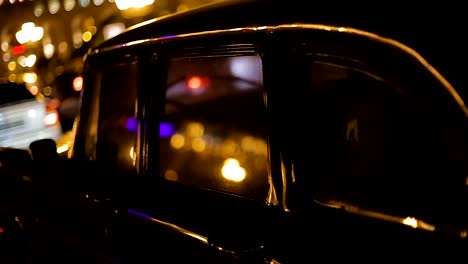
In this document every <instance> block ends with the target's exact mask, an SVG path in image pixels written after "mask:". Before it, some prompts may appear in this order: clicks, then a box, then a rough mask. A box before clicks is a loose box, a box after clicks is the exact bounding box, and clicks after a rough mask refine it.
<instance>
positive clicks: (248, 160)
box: [160, 56, 268, 201]
mask: <svg viewBox="0 0 468 264" xmlns="http://www.w3.org/2000/svg"><path fill="white" fill-rule="evenodd" d="M168 69H169V71H168V76H167V90H166V113H165V116H164V118H163V122H162V123H161V124H160V159H161V160H160V163H161V175H162V176H163V177H164V178H166V179H167V180H171V181H177V182H181V183H184V184H188V185H195V186H199V187H204V188H209V189H214V190H218V191H223V192H228V193H233V194H238V195H242V196H245V197H249V198H254V199H258V200H261V201H264V200H265V198H266V194H267V190H268V180H267V173H268V171H267V165H268V158H267V151H268V150H267V143H266V138H267V130H266V117H265V106H264V102H263V81H262V74H263V73H262V64H261V59H260V57H259V56H237V57H207V58H192V59H174V60H171V61H170V63H169V68H168Z"/></svg>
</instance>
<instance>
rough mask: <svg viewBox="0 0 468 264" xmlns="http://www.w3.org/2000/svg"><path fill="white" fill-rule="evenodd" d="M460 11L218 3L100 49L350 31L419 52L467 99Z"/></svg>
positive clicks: (296, 0) (138, 28)
mask: <svg viewBox="0 0 468 264" xmlns="http://www.w3.org/2000/svg"><path fill="white" fill-rule="evenodd" d="M461 10H463V9H462V8H457V7H456V6H453V5H452V6H444V5H434V6H431V5H429V4H427V5H424V6H417V5H414V7H410V6H408V5H399V4H398V2H390V1H389V2H379V3H370V2H367V1H362V2H359V1H349V3H348V4H343V3H340V2H335V1H321V2H315V1H303V0H289V1H277V0H232V1H220V2H215V3H212V4H208V5H205V6H202V7H199V8H195V9H192V10H189V11H185V12H182V13H176V14H172V15H168V16H164V17H160V18H155V19H152V20H148V21H146V22H143V23H140V24H138V25H135V26H133V27H131V28H129V29H128V30H127V31H126V32H124V33H122V34H120V35H118V36H116V37H114V38H112V39H110V40H108V41H106V42H104V43H102V44H101V45H99V46H98V47H97V48H98V49H100V48H105V47H111V46H116V45H121V44H125V43H127V42H131V41H135V40H143V39H150V38H158V37H164V36H173V35H178V34H185V33H192V32H200V31H210V30H219V29H230V28H239V27H252V26H274V25H282V24H292V23H310V24H325V25H332V26H338V27H351V28H356V29H360V30H364V31H369V32H372V33H376V34H378V35H381V36H383V37H387V38H391V39H395V40H397V41H400V42H401V43H403V44H405V45H407V46H409V47H410V48H413V49H415V50H416V51H417V52H418V53H420V54H421V55H422V56H423V57H424V58H426V60H428V62H429V63H431V64H432V65H433V66H435V68H436V69H438V70H439V71H440V72H441V73H442V74H443V75H444V76H445V77H446V78H447V79H448V80H449V81H450V82H452V84H453V85H454V86H455V87H456V88H458V89H457V90H459V92H461V93H462V94H463V93H464V92H465V93H466V92H468V90H467V89H466V88H465V89H464V88H463V87H467V85H466V84H468V83H466V80H465V78H463V75H464V70H463V69H462V68H461V67H460V68H459V67H457V66H458V65H459V64H461V63H460V62H463V61H466V59H468V56H467V55H466V54H464V53H462V52H461V51H463V49H465V48H466V47H467V45H466V44H468V43H467V41H466V40H465V38H464V36H463V34H462V33H463V31H462V30H464V25H465V24H466V23H464V19H463V17H464V15H463V13H461ZM448 12H450V13H448ZM457 86H459V87H457ZM460 90H461V91H460Z"/></svg>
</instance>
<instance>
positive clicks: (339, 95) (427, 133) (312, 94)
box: [292, 61, 464, 221]
mask: <svg viewBox="0 0 468 264" xmlns="http://www.w3.org/2000/svg"><path fill="white" fill-rule="evenodd" d="M307 73H308V74H307V77H306V78H307V79H306V82H305V83H306V85H305V86H304V87H303V90H301V92H300V95H301V96H300V97H298V98H299V100H303V101H301V102H298V104H297V105H298V106H297V107H298V109H297V111H301V112H307V113H310V117H309V118H310V120H313V122H314V125H313V126H309V125H307V126H305V127H302V128H299V129H297V131H298V133H301V135H296V136H295V137H294V138H292V140H293V141H294V145H295V147H294V148H295V152H296V153H297V155H296V157H295V162H296V164H295V165H296V166H295V167H296V169H297V178H298V179H299V180H302V181H305V182H308V183H309V184H306V185H307V186H309V189H308V190H307V192H309V193H312V195H313V196H314V199H316V200H319V201H321V202H327V201H342V202H345V203H349V204H352V205H355V206H359V207H361V208H364V209H366V208H367V209H373V210H377V211H382V210H383V211H384V212H388V213H391V214H395V215H401V216H408V215H410V216H416V217H421V218H422V219H424V220H430V221H443V219H447V217H449V215H450V214H452V215H451V217H453V218H452V219H455V218H456V217H455V215H453V214H454V212H455V211H458V212H460V210H452V211H450V209H449V207H450V206H447V205H448V204H450V205H454V204H458V203H460V201H461V199H460V198H461V197H457V196H456V195H457V194H455V192H450V191H449V190H460V189H461V188H464V181H463V179H464V176H463V173H462V170H461V169H460V164H458V165H456V164H455V163H454V162H453V160H455V159H451V158H450V154H449V153H450V151H449V150H448V149H447V146H448V144H446V143H445V144H442V143H441V136H442V135H441V134H440V131H441V127H442V124H441V119H437V118H436V116H435V115H433V113H434V112H431V111H433V110H431V109H429V108H421V107H417V104H416V103H414V101H411V100H412V99H411V98H408V96H406V95H404V94H403V93H402V92H401V89H396V88H395V87H393V86H391V85H390V84H389V83H386V82H384V81H382V80H381V79H379V78H376V77H374V76H372V75H370V74H368V73H365V72H360V71H357V70H354V69H352V68H347V67H342V66H339V65H333V64H327V63H323V62H317V61H314V62H311V63H310V65H309V68H308V69H307ZM304 124H305V123H304ZM457 138H459V137H457ZM455 144H456V143H455ZM459 144H460V142H459ZM452 145H453V144H452ZM304 149H306V150H307V151H304ZM312 164H313V166H311V165H312ZM448 175H450V177H452V178H448V177H445V176H448ZM450 179H453V180H450ZM457 179H459V180H458V186H455V184H457V183H456V182H457ZM440 193H447V194H448V193H451V195H436V194H440ZM460 193H461V192H458V194H460Z"/></svg>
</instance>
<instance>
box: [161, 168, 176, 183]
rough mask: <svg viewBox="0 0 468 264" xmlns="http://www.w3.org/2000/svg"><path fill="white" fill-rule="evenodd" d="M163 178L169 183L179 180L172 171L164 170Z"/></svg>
mask: <svg viewBox="0 0 468 264" xmlns="http://www.w3.org/2000/svg"><path fill="white" fill-rule="evenodd" d="M164 178H166V180H169V181H177V180H178V179H179V175H178V174H177V172H176V171H174V170H166V172H165V173H164Z"/></svg>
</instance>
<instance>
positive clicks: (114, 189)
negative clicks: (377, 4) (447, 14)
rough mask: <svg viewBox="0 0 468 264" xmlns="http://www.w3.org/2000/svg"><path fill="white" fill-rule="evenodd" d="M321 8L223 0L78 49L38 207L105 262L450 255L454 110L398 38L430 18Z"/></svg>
mask: <svg viewBox="0 0 468 264" xmlns="http://www.w3.org/2000/svg"><path fill="white" fill-rule="evenodd" d="M291 6H292V4H291ZM323 8H324V7H322V6H321V5H317V6H315V8H311V9H307V8H305V7H302V8H301V7H300V6H295V9H293V8H287V5H286V4H285V3H283V4H281V5H280V4H278V2H275V1H237V2H230V1H227V2H221V3H218V4H213V5H209V6H206V7H203V8H200V9H196V10H192V11H188V12H184V13H182V14H176V15H171V16H168V17H164V18H160V19H156V20H154V21H149V22H147V23H143V24H141V25H138V26H136V27H134V28H132V29H131V30H129V31H127V32H125V33H123V34H121V35H119V36H116V37H115V38H113V39H111V40H109V41H107V42H105V43H103V44H102V45H100V46H99V47H96V48H95V49H93V50H91V51H90V52H89V54H88V56H87V57H86V60H85V70H84V74H83V78H84V88H83V94H82V102H81V108H80V111H79V115H78V117H77V119H76V121H75V122H76V123H75V126H74V134H75V141H74V143H73V147H72V148H71V150H70V152H69V159H68V160H61V161H55V160H54V162H53V163H52V164H53V166H50V167H47V168H42V169H41V170H38V171H40V172H43V173H42V174H43V175H55V176H56V178H55V180H54V181H53V182H54V183H57V182H62V184H63V186H66V187H61V188H58V189H57V188H56V189H55V190H52V191H51V192H48V194H49V195H50V196H51V197H52V198H50V200H53V199H56V198H57V197H67V198H66V199H65V198H63V199H62V198H59V199H60V200H62V204H61V205H58V204H57V205H56V206H57V207H60V208H62V209H61V210H60V211H57V210H52V209H50V210H49V212H52V211H53V212H55V214H54V217H53V218H52V219H53V220H54V221H56V223H62V224H63V226H64V227H63V228H64V229H67V228H68V230H74V236H76V237H79V238H80V239H82V240H80V241H84V242H83V244H87V245H92V248H94V250H100V251H101V252H104V253H105V254H104V255H107V256H110V257H111V259H113V260H114V261H118V262H121V263H153V262H154V263H161V262H162V263H182V262H185V261H187V262H188V261H190V262H195V263H197V262H199V263H308V262H315V261H318V262H323V261H324V260H326V261H327V262H334V261H338V260H346V261H350V260H351V261H360V262H376V261H378V262H386V261H401V260H402V259H403V260H410V259H413V258H414V259H417V260H422V259H433V258H435V257H443V260H444V261H449V262H450V258H454V259H455V258H457V259H458V257H464V258H466V256H464V253H465V252H466V249H467V239H466V236H467V227H468V219H467V214H466V211H467V205H468V200H467V176H468V166H467V165H468V164H467V157H468V156H467V154H468V153H467V149H468V148H467V143H468V141H467V134H468V133H467V132H468V130H467V124H468V123H467V121H468V120H467V117H468V109H467V107H466V105H465V104H464V101H463V96H462V95H461V93H459V92H457V90H456V89H455V87H454V86H453V85H452V84H451V83H450V82H449V81H448V79H446V78H445V77H444V75H442V74H441V73H440V72H439V71H437V70H436V68H434V67H433V65H432V64H431V63H429V61H428V60H427V59H426V58H428V56H429V57H430V56H433V57H431V58H432V59H431V60H432V61H439V59H440V58H442V57H443V56H441V55H440V53H435V52H427V54H428V56H424V57H423V56H421V54H420V53H417V52H416V51H415V50H413V49H412V48H410V47H409V46H406V45H405V43H408V42H409V43H410V44H411V43H412V44H414V45H413V46H419V45H421V43H427V42H426V41H427V40H429V39H430V37H431V34H429V33H430V30H429V29H427V28H425V27H421V28H420V27H418V26H419V24H418V22H417V23H416V25H415V24H414V23H413V24H410V23H409V22H405V21H406V20H404V19H405V17H406V18H408V17H407V16H408V14H406V13H404V12H402V14H401V16H399V17H398V18H399V19H397V22H398V23H388V20H387V19H388V14H390V13H391V12H390V11H389V10H387V11H388V12H382V13H377V12H375V13H365V12H364V11H363V10H362V9H359V8H356V10H350V9H346V8H347V7H337V8H335V9H327V10H328V11H329V12H327V13H325V12H323V10H325V9H323ZM395 10H398V9H395ZM330 13H331V14H333V15H332V16H331V15H330ZM326 14H328V15H326ZM385 15H387V16H385ZM393 18H395V16H394V14H393ZM413 29H416V30H414V31H413ZM448 30H450V29H448ZM432 44H434V43H432ZM434 45H435V44H434ZM421 47H424V45H421ZM423 50H424V49H423ZM446 63H448V62H447V61H444V62H440V65H443V66H441V67H442V68H444V69H450V68H449V67H448V66H447V65H449V64H446ZM452 74H454V73H453V72H452ZM457 80H458V79H457ZM33 154H34V153H33ZM33 156H34V155H33ZM37 157H42V156H40V155H37ZM41 177H43V178H42V179H43V180H44V179H46V178H47V177H45V176H41ZM33 182H34V179H33ZM44 186H47V185H44ZM50 186H52V185H50ZM52 193H53V194H54V195H56V196H54V195H51V194H52ZM63 201H74V202H70V203H67V202H63Z"/></svg>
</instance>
